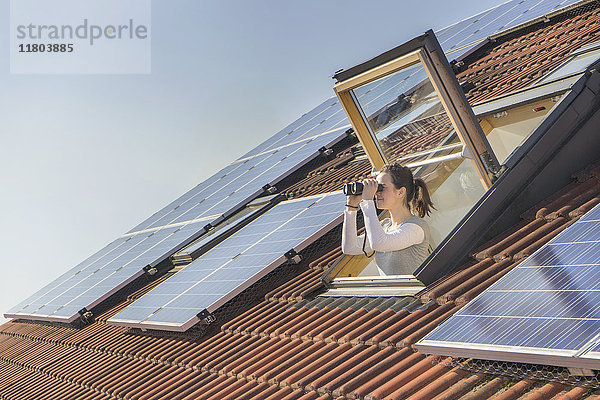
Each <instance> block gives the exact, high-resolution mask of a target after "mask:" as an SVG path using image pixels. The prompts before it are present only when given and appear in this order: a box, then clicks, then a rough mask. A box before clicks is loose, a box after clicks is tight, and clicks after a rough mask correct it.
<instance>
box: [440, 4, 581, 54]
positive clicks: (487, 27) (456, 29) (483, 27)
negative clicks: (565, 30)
mask: <svg viewBox="0 0 600 400" xmlns="http://www.w3.org/2000/svg"><path fill="white" fill-rule="evenodd" d="M576 3H583V2H582V1H580V0H563V1H561V0H512V1H508V2H506V3H504V4H501V5H499V6H497V7H494V8H492V9H490V10H487V11H484V12H481V13H479V14H477V15H474V16H472V17H470V18H467V19H464V20H462V21H460V22H457V23H456V24H453V25H450V26H448V27H446V28H444V29H440V30H439V31H435V35H436V36H437V38H438V40H439V42H440V45H441V46H442V49H444V51H445V52H446V53H451V52H454V51H456V50H459V49H463V51H464V52H466V51H467V50H468V49H469V48H470V47H472V46H473V45H475V44H478V43H480V42H481V41H483V40H485V39H487V38H488V37H490V36H493V35H497V34H499V33H501V32H503V31H506V30H509V29H512V28H515V27H517V26H519V25H521V24H524V23H526V22H529V21H532V20H534V19H536V18H539V17H543V16H544V15H546V14H550V13H553V12H555V11H558V10H561V9H563V8H566V7H569V6H571V5H574V4H576Z"/></svg>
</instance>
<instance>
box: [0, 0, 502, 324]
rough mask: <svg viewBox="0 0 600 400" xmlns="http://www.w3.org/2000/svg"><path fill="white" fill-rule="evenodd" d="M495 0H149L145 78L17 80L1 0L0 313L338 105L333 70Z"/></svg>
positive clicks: (37, 77)
mask: <svg viewBox="0 0 600 400" xmlns="http://www.w3.org/2000/svg"><path fill="white" fill-rule="evenodd" d="M497 4H500V1H490V0H478V1H473V0H468V1H466V0H464V1H453V2H449V1H443V0H429V1H426V2H425V1H410V2H407V1H398V0H397V1H376V0H373V1H368V2H367V1H356V0H345V1H341V0H339V1H333V0H319V1H317V0H311V1H308V0H305V1H281V0H268V1H267V0H236V1H230V0H223V1H214V0H213V1H204V0H189V1H187V0H172V1H166V0H163V1H153V2H152V26H151V36H152V73H151V74H150V75H11V74H10V73H9V58H8V51H9V40H8V19H9V2H4V4H3V7H2V8H0V17H2V20H3V21H4V22H5V29H3V30H2V31H0V46H1V48H2V51H3V54H4V55H5V57H4V63H3V65H2V69H1V71H0V87H2V91H1V94H0V120H1V121H2V122H1V128H0V138H1V145H0V210H1V211H0V212H1V214H0V215H1V221H2V223H1V225H0V254H1V255H2V263H1V265H0V268H1V269H2V272H3V277H4V278H3V279H2V280H0V311H1V312H2V313H4V312H6V311H7V310H8V309H9V308H10V307H12V306H14V305H15V304H16V303H18V302H19V301H21V300H23V299H24V298H26V297H27V296H29V295H30V294H32V293H33V292H35V291H36V290H37V289H39V288H40V287H42V286H43V285H44V284H46V283H48V282H50V281H51V280H53V279H54V278H56V277H58V276H59V275H60V274H61V273H62V272H64V271H66V270H68V269H70V268H72V267H73V266H75V265H76V264H78V263H79V262H81V261H82V260H83V259H85V258H86V257H87V256H89V255H91V254H92V253H94V252H96V251H97V250H98V249H100V248H101V247H103V246H104V245H106V244H107V243H109V242H110V241H112V240H113V239H115V238H116V237H117V236H119V235H121V234H122V233H124V232H126V231H127V230H129V229H130V228H132V227H133V226H135V225H136V224H137V223H139V222H140V221H141V220H143V219H145V218H146V217H148V216H149V215H151V214H152V213H154V212H155V211H157V210H158V209H159V208H161V207H163V206H164V205H165V204H167V203H168V202H170V201H172V200H173V199H175V198H176V197H178V196H179V195H181V194H182V193H184V192H185V191H187V190H188V189H190V188H191V187H193V186H195V185H196V184H197V183H199V182H201V181H202V180H204V179H205V178H207V177H208V176H210V175H211V174H213V173H214V172H216V171H218V170H219V169H221V168H222V167H224V166H225V165H227V164H228V163H230V162H231V161H233V160H234V159H236V158H237V157H239V156H240V155H242V154H243V153H245V152H246V151H248V150H249V149H251V148H253V147H254V146H256V145H257V144H259V143H260V142H262V141H263V140H265V139H267V138H268V137H269V136H271V135H273V134H274V133H276V132H277V131H278V130H280V129H281V128H283V127H284V126H285V125H287V124H289V123H291V122H293V121H294V120H295V119H297V118H298V117H299V116H300V115H302V114H303V113H305V112H307V111H309V110H310V109H312V108H313V107H315V106H316V105H318V104H319V103H321V102H322V101H323V100H325V99H326V98H328V97H331V96H333V90H332V87H333V80H332V79H331V78H330V77H331V75H332V74H333V72H335V71H336V70H338V69H340V68H344V67H346V68H347V67H351V66H353V65H355V64H357V63H359V62H361V61H363V60H365V59H367V58H370V57H372V56H375V55H377V54H379V53H381V52H383V51H385V50H388V49H390V48H392V47H394V46H397V45H398V44H401V43H402V42H405V41H407V40H409V39H411V38H412V37H414V36H417V35H419V34H421V33H423V32H424V31H426V30H427V29H429V28H433V29H441V28H443V27H445V26H448V25H450V24H452V23H454V22H457V21H459V20H461V19H464V18H466V17H468V16H470V15H473V14H476V13H478V12H480V11H483V10H486V9H489V8H491V7H493V6H495V5H497ZM0 320H1V318H0Z"/></svg>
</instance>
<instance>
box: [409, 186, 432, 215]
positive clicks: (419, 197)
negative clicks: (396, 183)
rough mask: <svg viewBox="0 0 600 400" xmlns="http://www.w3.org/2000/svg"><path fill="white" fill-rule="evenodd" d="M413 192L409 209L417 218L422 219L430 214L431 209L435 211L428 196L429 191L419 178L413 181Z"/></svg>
mask: <svg viewBox="0 0 600 400" xmlns="http://www.w3.org/2000/svg"><path fill="white" fill-rule="evenodd" d="M413 182H414V186H415V192H414V195H413V198H412V201H411V208H412V209H413V210H414V211H416V213H417V214H418V215H419V217H421V218H423V217H424V216H426V215H429V214H430V213H431V209H435V207H434V206H433V202H432V201H431V197H430V196H429V190H427V185H425V181H423V179H421V178H416V179H415V180H414V181H413Z"/></svg>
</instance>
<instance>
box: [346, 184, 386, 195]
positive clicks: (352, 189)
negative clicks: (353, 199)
mask: <svg viewBox="0 0 600 400" xmlns="http://www.w3.org/2000/svg"><path fill="white" fill-rule="evenodd" d="M364 187H365V185H363V183H362V182H350V183H346V184H344V187H343V189H342V191H343V192H344V194H345V195H358V194H362V192H363V189H364ZM382 190H383V185H382V184H381V183H380V184H379V185H377V191H378V192H381V191H382Z"/></svg>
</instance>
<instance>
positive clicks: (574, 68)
mask: <svg viewBox="0 0 600 400" xmlns="http://www.w3.org/2000/svg"><path fill="white" fill-rule="evenodd" d="M599 58H600V49H598V50H594V51H590V52H587V53H584V54H580V55H578V56H575V57H573V58H572V59H571V60H569V61H567V62H566V63H564V64H563V65H562V66H560V67H559V68H558V69H557V70H555V71H554V72H552V73H551V74H550V75H548V76H546V77H545V78H544V79H542V80H541V81H540V82H539V83H543V82H549V81H552V80H554V79H558V78H562V77H563V76H567V75H570V74H574V73H576V72H580V71H583V70H585V69H586V68H587V67H588V66H589V65H590V64H593V63H594V62H596V61H598V59H599Z"/></svg>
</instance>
